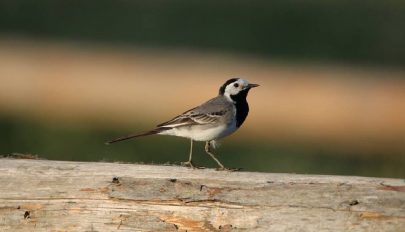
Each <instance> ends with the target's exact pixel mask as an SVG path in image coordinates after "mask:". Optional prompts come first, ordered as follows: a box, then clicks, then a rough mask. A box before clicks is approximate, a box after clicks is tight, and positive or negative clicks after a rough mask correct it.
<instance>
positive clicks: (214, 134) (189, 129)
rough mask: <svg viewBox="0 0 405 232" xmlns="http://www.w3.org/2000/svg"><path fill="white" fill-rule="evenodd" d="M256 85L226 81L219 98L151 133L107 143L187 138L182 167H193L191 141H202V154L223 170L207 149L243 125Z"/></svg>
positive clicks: (239, 81)
mask: <svg viewBox="0 0 405 232" xmlns="http://www.w3.org/2000/svg"><path fill="white" fill-rule="evenodd" d="M257 86H259V85H257V84H250V83H249V82H247V81H246V80H243V79H240V78H232V79H229V80H227V81H226V82H225V83H224V84H223V85H222V86H221V88H220V89H219V94H218V96H217V97H215V98H213V99H211V100H209V101H207V102H205V103H204V104H202V105H200V106H197V107H195V108H193V109H191V110H188V111H186V112H184V113H182V114H180V115H178V116H176V117H174V118H173V119H171V120H169V121H167V122H164V123H162V124H159V125H157V126H156V128H155V129H153V130H150V131H147V132H144V133H141V134H130V135H127V136H124V137H119V138H116V139H114V140H111V141H109V142H107V144H111V143H115V142H119V141H123V140H127V139H131V138H135V137H141V136H146V135H154V134H158V135H173V136H179V137H185V138H189V139H190V140H191V145H190V155H189V159H188V161H187V162H184V163H183V164H184V165H188V166H190V167H194V166H193V163H192V161H191V158H192V155H193V141H205V142H206V143H205V152H206V153H207V154H208V155H210V156H211V158H212V159H214V160H215V162H217V164H218V165H219V167H220V168H219V169H225V167H224V165H222V164H221V162H219V160H218V159H217V158H216V157H215V156H214V154H212V153H211V149H210V148H211V147H215V140H218V139H220V138H223V137H225V136H228V135H230V134H232V133H233V132H234V131H236V130H237V129H238V128H239V127H240V126H241V125H242V123H243V122H244V121H245V119H246V117H247V115H248V112H249V105H248V103H247V101H246V97H247V95H248V93H249V90H250V89H251V88H254V87H257Z"/></svg>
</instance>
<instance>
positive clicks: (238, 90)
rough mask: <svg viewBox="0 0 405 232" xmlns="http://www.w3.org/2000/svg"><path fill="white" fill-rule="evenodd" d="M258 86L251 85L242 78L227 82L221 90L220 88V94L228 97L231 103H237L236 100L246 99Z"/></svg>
mask: <svg viewBox="0 0 405 232" xmlns="http://www.w3.org/2000/svg"><path fill="white" fill-rule="evenodd" d="M258 86H259V85H258V84H251V83H249V82H248V81H247V80H244V79H241V78H232V79H229V80H227V81H226V82H225V83H224V84H223V85H222V86H221V88H219V94H220V95H223V96H225V97H227V98H228V99H229V100H231V101H236V99H239V98H246V96H247V94H248V92H249V90H250V89H251V88H254V87H258Z"/></svg>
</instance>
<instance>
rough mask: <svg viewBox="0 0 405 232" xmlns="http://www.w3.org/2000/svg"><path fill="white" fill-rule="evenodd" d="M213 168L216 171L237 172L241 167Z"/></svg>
mask: <svg viewBox="0 0 405 232" xmlns="http://www.w3.org/2000/svg"><path fill="white" fill-rule="evenodd" d="M215 170H217V171H228V172H237V171H240V170H242V168H226V167H218V168H216V169H215Z"/></svg>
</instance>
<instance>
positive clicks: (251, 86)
mask: <svg viewBox="0 0 405 232" xmlns="http://www.w3.org/2000/svg"><path fill="white" fill-rule="evenodd" d="M258 86H260V85H258V84H248V88H249V89H251V88H255V87H258Z"/></svg>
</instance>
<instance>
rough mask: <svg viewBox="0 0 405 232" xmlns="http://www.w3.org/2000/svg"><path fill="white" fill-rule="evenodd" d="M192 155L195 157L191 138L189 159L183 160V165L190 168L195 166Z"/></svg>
mask: <svg viewBox="0 0 405 232" xmlns="http://www.w3.org/2000/svg"><path fill="white" fill-rule="evenodd" d="M192 157H193V140H192V139H190V155H189V157H188V161H187V162H182V163H181V165H183V166H189V167H190V168H194V165H193V162H192V161H191V158H192Z"/></svg>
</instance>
